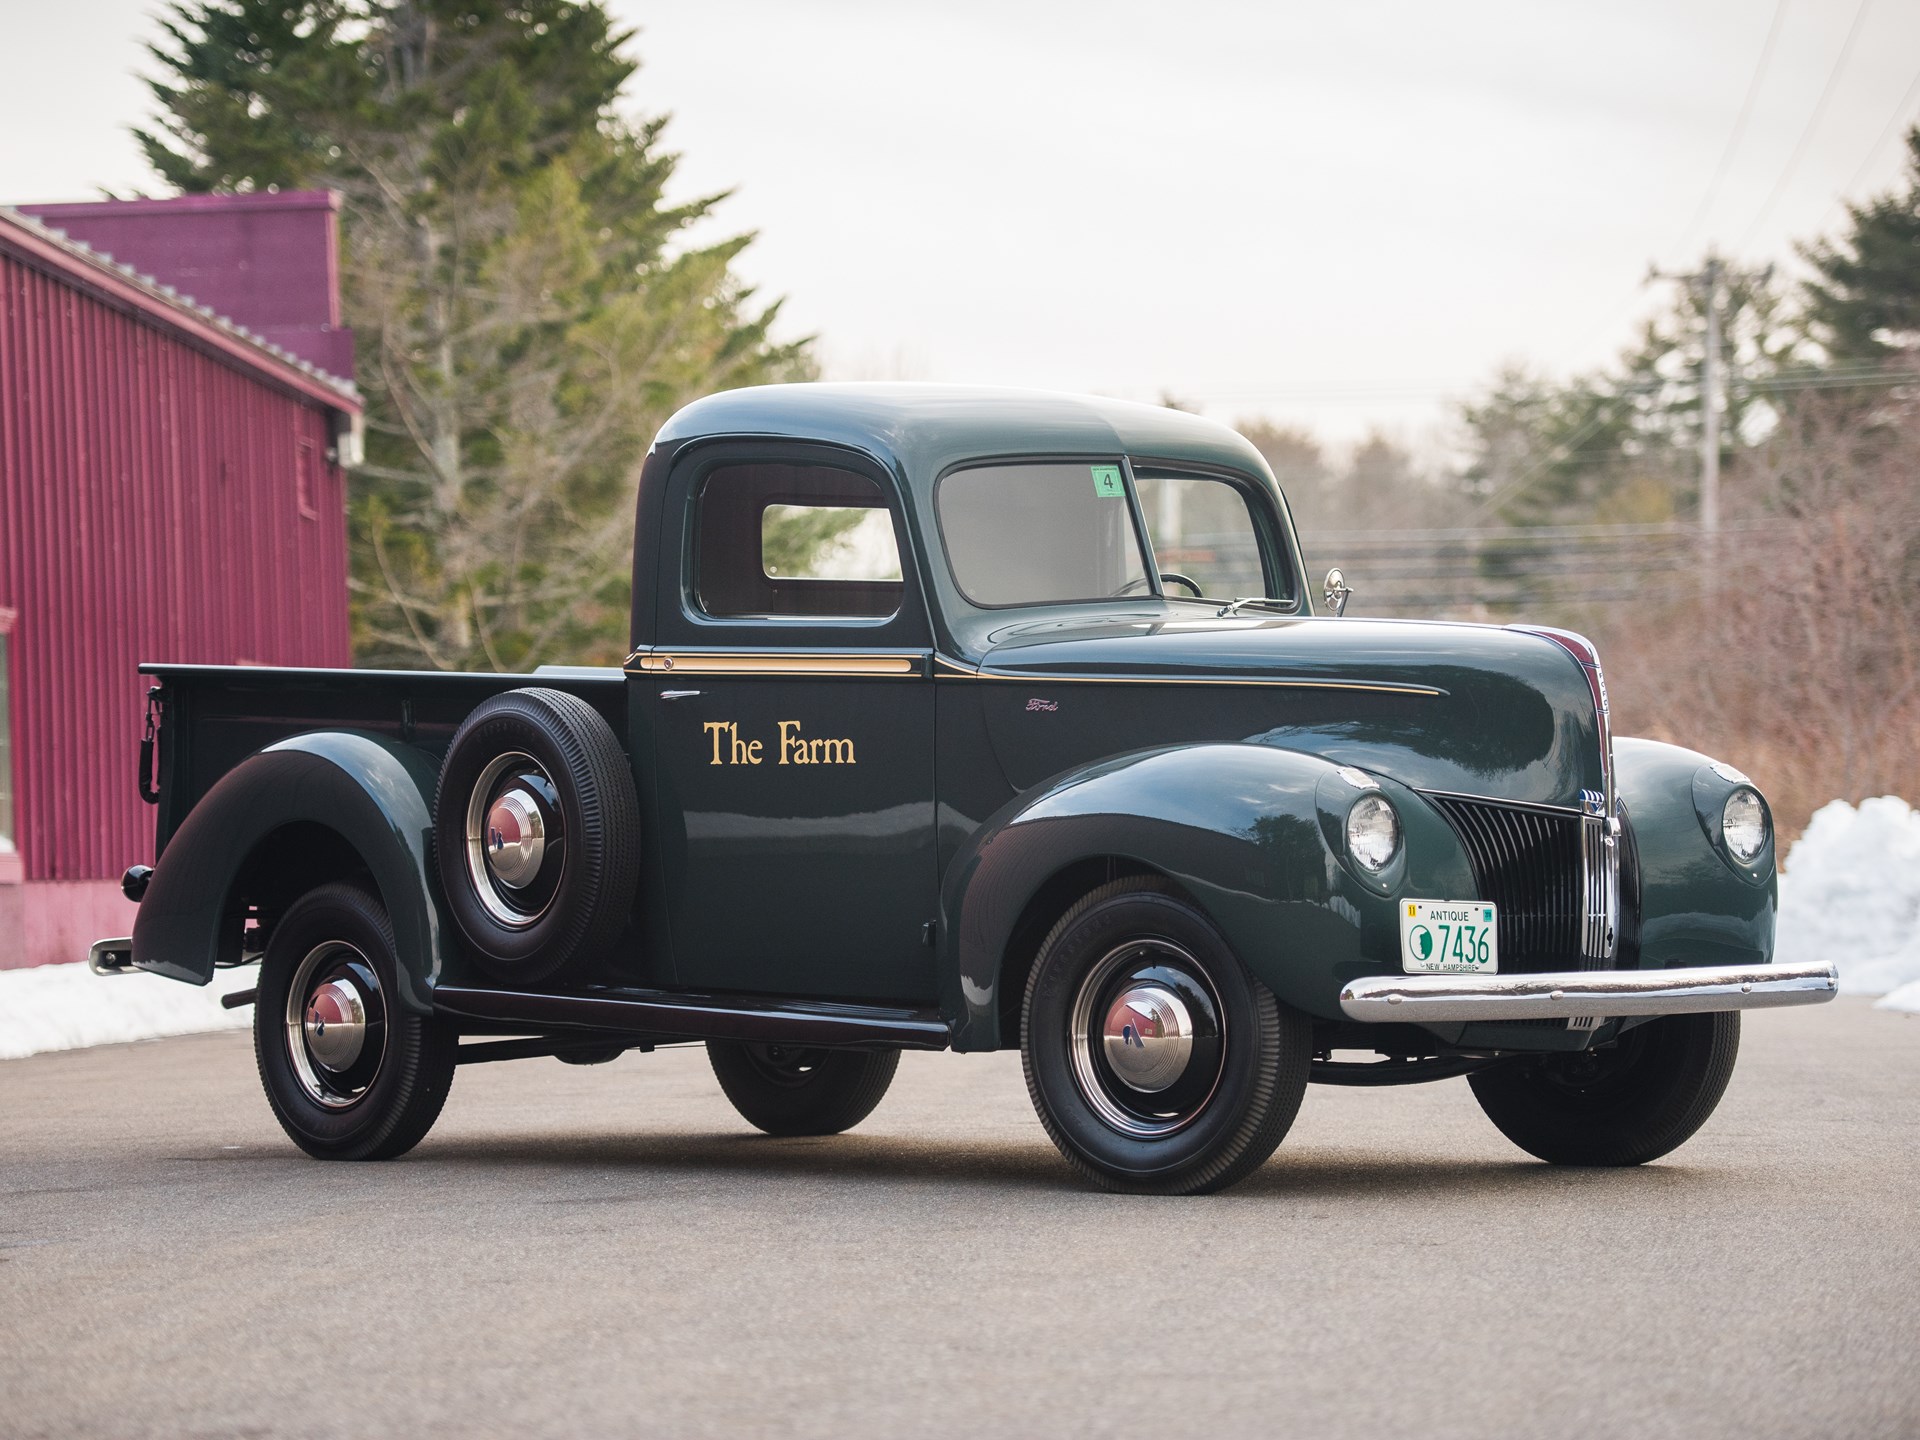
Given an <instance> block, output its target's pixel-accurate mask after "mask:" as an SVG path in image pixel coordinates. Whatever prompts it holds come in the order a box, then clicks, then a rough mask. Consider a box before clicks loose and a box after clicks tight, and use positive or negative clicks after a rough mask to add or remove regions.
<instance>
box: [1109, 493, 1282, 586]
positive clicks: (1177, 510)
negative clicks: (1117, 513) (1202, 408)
mask: <svg viewBox="0 0 1920 1440" xmlns="http://www.w3.org/2000/svg"><path fill="white" fill-rule="evenodd" d="M1136 483H1137V488H1138V490H1139V494H1140V510H1141V513H1142V514H1144V515H1145V516H1146V517H1147V534H1148V536H1149V537H1150V538H1151V539H1152V541H1153V555H1154V559H1155V560H1156V561H1157V562H1158V563H1159V566H1160V573H1161V574H1162V575H1163V576H1164V575H1169V574H1172V575H1184V576H1186V577H1187V578H1188V579H1189V580H1191V581H1193V582H1194V584H1195V585H1198V586H1199V587H1200V593H1201V594H1202V595H1205V596H1206V597H1207V598H1208V599H1212V600H1233V599H1237V598H1239V597H1241V596H1245V595H1266V594H1269V593H1271V592H1269V591H1268V589H1267V580H1266V575H1265V570H1264V567H1263V566H1262V565H1261V561H1260V532H1259V530H1258V529H1257V528H1255V525H1254V521H1253V513H1252V511H1250V510H1249V509H1248V507H1247V497H1246V496H1245V495H1244V494H1243V493H1242V492H1241V491H1240V489H1239V488H1238V487H1237V486H1234V485H1230V484H1228V483H1227V482H1226V481H1225V480H1216V479H1213V478H1212V477H1210V476H1206V475H1164V474H1163V475H1155V474H1152V473H1146V474H1141V475H1139V476H1138V477H1137V480H1136ZM1275 583H1276V584H1277V585H1280V586H1285V584H1286V582H1285V580H1284V579H1282V580H1278V581H1276V582H1275ZM1165 589H1166V593H1167V594H1169V595H1173V596H1181V595H1191V594H1192V593H1193V591H1192V590H1191V588H1189V587H1188V586H1186V585H1182V584H1181V583H1180V582H1178V581H1177V580H1176V581H1168V582H1166V585H1165ZM1275 598H1276V599H1285V598H1287V597H1286V595H1285V593H1284V590H1283V591H1282V593H1281V594H1280V595H1277V596H1275Z"/></svg>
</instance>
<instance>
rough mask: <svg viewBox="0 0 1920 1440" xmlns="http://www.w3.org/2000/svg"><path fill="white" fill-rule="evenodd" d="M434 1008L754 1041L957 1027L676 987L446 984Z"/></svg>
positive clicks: (847, 1038)
mask: <svg viewBox="0 0 1920 1440" xmlns="http://www.w3.org/2000/svg"><path fill="white" fill-rule="evenodd" d="M433 1008H434V1010H435V1011H436V1012H438V1013H439V1014H442V1015H446V1016H449V1017H451V1018H453V1019H455V1020H483V1021H486V1022H487V1024H488V1025H489V1026H492V1027H495V1028H496V1029H497V1028H498V1027H499V1026H502V1025H508V1026H514V1027H519V1026H525V1027H526V1028H527V1029H528V1030H532V1031H546V1030H598V1031H601V1032H604V1033H612V1034H620V1035H647V1036H657V1037H672V1038H674V1039H680V1040H754V1041H759V1042H761V1043H763V1044H784V1045H841V1046H865V1047H874V1046H900V1047H902V1048H904V1049H908V1050H944V1049H946V1048H947V1046H948V1045H950V1044H951V1043H952V1041H953V1032H952V1031H951V1030H950V1029H949V1028H948V1027H947V1022H946V1021H944V1020H942V1019H941V1018H940V1016H939V1014H938V1012H936V1011H932V1010H906V1009H895V1008H893V1007H890V1006H883V1005H839V1004H831V1003H827V1002H820V1003H817V1004H812V1005H804V1004H803V1005H795V1004H791V1003H782V1002H780V1001H777V1000H764V999H759V998H756V997H753V996H746V995H728V996H715V995H688V994H683V993H680V992H678V991H673V990H625V989H621V990H613V989H607V990H593V991H589V992H587V993H585V994H576V995H548V994H540V993H536V992H533V991H525V990H481V989H475V988H472V987H469V986H464V985H442V986H439V987H438V988H437V989H435V990H434V992H433Z"/></svg>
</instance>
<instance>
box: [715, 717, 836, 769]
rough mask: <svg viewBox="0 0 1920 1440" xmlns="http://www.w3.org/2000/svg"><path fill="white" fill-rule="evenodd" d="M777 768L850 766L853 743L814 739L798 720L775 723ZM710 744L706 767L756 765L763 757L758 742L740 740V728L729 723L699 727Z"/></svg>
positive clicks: (722, 721)
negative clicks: (783, 766) (776, 728)
mask: <svg viewBox="0 0 1920 1440" xmlns="http://www.w3.org/2000/svg"><path fill="white" fill-rule="evenodd" d="M774 723H775V724H777V725H778V726H779V727H780V753H779V756H778V758H777V759H776V761H775V762H774V763H776V764H779V765H853V764H856V763H858V762H857V761H856V760H855V758H854V753H853V741H851V740H817V739H813V738H812V737H810V736H806V735H802V734H801V733H800V722H799V721H798V720H778V721H775V722H774ZM702 728H703V729H704V730H705V731H706V732H707V736H708V739H709V740H710V741H711V742H712V745H713V754H712V757H711V758H710V759H709V760H708V761H707V763H708V764H709V765H758V764H761V763H762V762H763V761H764V760H765V759H766V756H765V755H764V754H763V753H762V751H761V742H760V741H758V740H742V739H741V738H740V727H739V726H738V725H736V724H734V723H733V722H732V721H731V720H709V721H707V722H706V724H705V725H704V726H703V727H702Z"/></svg>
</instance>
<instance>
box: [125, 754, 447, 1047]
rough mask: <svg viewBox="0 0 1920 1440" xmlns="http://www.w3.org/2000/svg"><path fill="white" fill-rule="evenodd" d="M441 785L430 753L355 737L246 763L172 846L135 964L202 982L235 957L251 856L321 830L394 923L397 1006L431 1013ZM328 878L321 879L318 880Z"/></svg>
mask: <svg viewBox="0 0 1920 1440" xmlns="http://www.w3.org/2000/svg"><path fill="white" fill-rule="evenodd" d="M436 778H437V776H436V767H435V766H434V763H433V760H432V758H431V757H429V756H428V755H426V754H425V753H424V752H422V751H420V750H417V749H415V748H414V747H412V746H410V745H402V744H399V743H397V742H395V741H391V740H387V739H384V738H382V737H380V736H376V735H367V734H362V733H360V732H357V731H343V730H316V731H311V732H309V733H307V734H304V735H295V736H292V737H290V738H288V739H286V740H282V741H280V742H279V743H278V744H274V745H270V746H268V747H267V748H266V749H264V750H262V751H260V752H259V753H257V754H255V755H252V756H250V757H248V758H247V759H246V760H244V761H242V762H241V763H240V764H239V765H236V766H235V767H234V768H233V769H232V770H230V771H228V772H227V774H225V775H223V776H222V777H221V778H220V780H219V781H218V782H217V783H216V784H215V785H214V786H213V788H212V789H210V790H209V791H208V792H207V793H206V795H205V796H204V797H202V799H201V800H200V803H199V804H197V805H196V806H194V807H193V810H192V812H191V813H190V814H189V815H188V816H187V818H186V820H185V821H184V822H182V824H181V826H180V828H179V829H178V830H177V831H176V832H175V833H174V835H173V838H172V839H171V840H170V841H169V842H168V844H167V849H166V853H165V855H163V856H162V857H161V859H160V863H159V865H158V866H157V867H155V869H154V872H153V878H152V880H151V881H150V882H149V884H148V886H147V893H146V895H145V896H144V897H143V898H142V899H141V901H140V911H139V915H138V917H137V918H136V919H135V921H134V925H133V963H134V964H135V965H136V966H137V967H138V968H140V969H142V970H151V971H152V972H153V973H155V974H156V975H166V976H169V977H171V978H172V979H175V980H185V981H188V982H190V983H192V984H195V985H205V984H206V983H207V982H208V981H209V980H211V979H212V978H213V971H214V965H215V962H216V961H220V962H223V963H228V964H231V963H232V962H233V961H234V960H236V959H237V958H238V956H239V945H240V929H241V925H242V922H243V916H244V906H245V904H246V903H247V899H248V897H246V896H244V895H242V894H240V893H238V889H237V883H238V882H239V880H240V878H241V876H242V875H243V874H244V873H245V871H246V868H247V865H248V861H249V859H250V858H251V857H252V856H253V855H254V854H255V852H256V850H257V849H258V848H259V847H260V846H261V844H262V843H263V842H264V841H267V840H268V838H269V837H271V836H273V835H275V833H276V832H281V831H285V830H286V829H287V827H289V826H317V827H320V828H321V829H323V830H326V831H330V832H332V834H333V835H336V836H338V837H339V840H340V841H341V842H343V844H344V845H345V846H346V847H348V849H350V850H351V852H352V854H353V855H354V856H355V857H357V858H358V860H359V862H360V864H362V865H363V866H364V867H365V869H366V872H367V874H368V875H369V876H370V877H371V878H372V881H373V884H374V886H375V887H376V888H377V889H378V890H379V893H380V900H381V903H382V904H384V905H385V906H386V909H387V914H388V915H389V916H390V917H392V920H393V933H394V939H395V941H396V942H397V944H398V947H399V960H400V967H399V968H400V1000H401V1003H402V1004H404V1005H405V1006H406V1007H407V1008H408V1009H410V1010H414V1011H416V1012H418V1013H421V1014H427V1013H430V1012H431V1010H432V1008H433V985H434V982H435V980H436V979H437V977H438V975H439V972H440V967H441V964H442V960H443V955H442V948H441V944H442V942H441V929H440V917H439V914H438V912H437V909H436V907H435V903H434V900H433V891H432V889H431V888H430V882H429V879H428V877H429V875H430V874H431V872H432V863H431V850H430V848H429V847H430V846H431V844H432V827H433V792H434V785H435V781H436ZM332 878H337V877H335V876H333V875H318V874H317V875H316V876H315V878H314V882H313V883H314V884H316V885H317V884H321V883H324V881H325V880H327V879H332ZM297 879H298V877H295V881H296V885H297ZM298 888H305V887H298Z"/></svg>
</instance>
